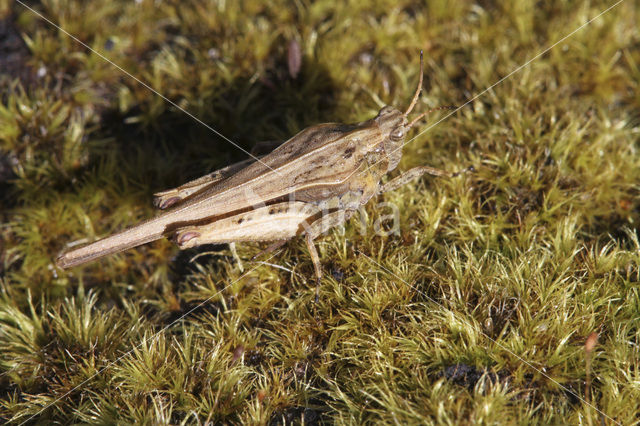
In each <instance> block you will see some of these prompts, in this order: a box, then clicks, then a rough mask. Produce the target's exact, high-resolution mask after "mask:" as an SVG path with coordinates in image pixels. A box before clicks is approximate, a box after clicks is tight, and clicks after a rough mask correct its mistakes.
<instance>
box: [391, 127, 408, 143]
mask: <svg viewBox="0 0 640 426" xmlns="http://www.w3.org/2000/svg"><path fill="white" fill-rule="evenodd" d="M389 136H390V137H391V139H393V140H394V141H399V140H401V139H402V138H404V127H396V128H395V129H393V130H392V131H391V134H390V135H389Z"/></svg>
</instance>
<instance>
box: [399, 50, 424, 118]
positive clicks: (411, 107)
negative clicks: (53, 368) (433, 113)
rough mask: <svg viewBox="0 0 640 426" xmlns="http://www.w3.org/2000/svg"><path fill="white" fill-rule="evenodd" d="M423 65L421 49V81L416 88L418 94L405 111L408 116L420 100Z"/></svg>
mask: <svg viewBox="0 0 640 426" xmlns="http://www.w3.org/2000/svg"><path fill="white" fill-rule="evenodd" d="M422 68H423V65H422V50H420V81H418V88H417V89H416V94H415V95H413V99H412V100H411V104H409V108H407V111H406V112H405V113H404V116H405V117H406V116H408V115H409V113H410V112H411V110H412V109H413V107H414V106H416V103H417V102H418V98H419V97H420V93H421V92H422V72H423V69H422Z"/></svg>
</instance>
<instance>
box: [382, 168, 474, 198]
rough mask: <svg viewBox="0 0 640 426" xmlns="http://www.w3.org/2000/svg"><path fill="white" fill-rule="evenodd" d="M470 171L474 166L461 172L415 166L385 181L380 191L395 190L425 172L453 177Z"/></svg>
mask: <svg viewBox="0 0 640 426" xmlns="http://www.w3.org/2000/svg"><path fill="white" fill-rule="evenodd" d="M470 171H473V167H468V168H466V169H464V170H461V171H459V172H448V171H446V170H441V169H436V168H433V167H429V166H419V167H414V168H413V169H410V170H407V171H406V172H404V173H403V174H401V175H400V176H397V177H395V178H393V179H391V180H390V181H389V182H387V183H385V184H384V185H381V186H380V189H379V191H378V193H379V194H382V193H383V192H388V191H394V190H396V189H398V188H400V187H401V186H403V185H405V184H407V183H409V182H411V181H412V180H414V179H418V178H419V177H421V176H423V175H425V174H429V175H431V176H443V177H448V178H452V177H456V176H459V175H461V174H462V173H466V172H470Z"/></svg>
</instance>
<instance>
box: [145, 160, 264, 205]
mask: <svg viewBox="0 0 640 426" xmlns="http://www.w3.org/2000/svg"><path fill="white" fill-rule="evenodd" d="M253 161H254V160H253V159H252V158H250V159H248V160H245V161H241V162H239V163H235V164H232V165H230V166H227V167H224V168H222V169H220V170H216V171H215V172H211V173H209V174H206V175H204V176H201V177H199V178H197V179H194V180H192V181H189V182H187V183H185V184H184V185H180V186H178V187H177V188H172V189H167V190H165V191H161V192H156V193H155V194H153V205H154V206H156V207H157V208H159V209H161V210H164V209H166V208H169V207H171V206H173V205H174V204H176V203H179V202H180V201H182V200H184V199H185V198H188V197H190V196H192V195H193V194H196V193H198V192H200V191H202V190H204V189H206V188H207V187H209V186H211V185H213V184H215V183H218V182H220V181H222V180H223V179H226V178H227V177H229V176H231V175H233V174H234V173H237V172H238V171H239V170H241V169H243V168H245V167H247V166H248V165H249V164H251V163H252V162H253Z"/></svg>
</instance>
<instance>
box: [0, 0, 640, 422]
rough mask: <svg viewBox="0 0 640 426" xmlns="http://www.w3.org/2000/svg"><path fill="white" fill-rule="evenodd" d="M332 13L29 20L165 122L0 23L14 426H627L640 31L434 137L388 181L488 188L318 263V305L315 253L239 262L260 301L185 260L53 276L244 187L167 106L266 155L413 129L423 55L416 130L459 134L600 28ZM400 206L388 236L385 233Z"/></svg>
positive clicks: (557, 7) (425, 199)
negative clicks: (294, 143)
mask: <svg viewBox="0 0 640 426" xmlns="http://www.w3.org/2000/svg"><path fill="white" fill-rule="evenodd" d="M334 3H335V2H328V1H324V0H323V1H317V2H312V3H306V2H297V3H295V2H294V3H291V2H284V1H276V2H269V4H266V2H261V1H253V0H248V1H244V2H224V1H205V0H192V1H188V2H178V1H167V2H151V1H146V0H143V1H139V2H130V1H112V2H97V1H94V2H81V1H75V0H69V1H62V0H49V1H45V2H41V3H38V4H36V5H35V6H34V7H35V10H36V11H38V12H39V13H42V14H43V15H44V16H46V17H47V19H50V20H51V21H52V22H55V23H56V24H59V25H61V26H62V28H64V30H65V31H67V32H69V33H70V34H72V35H73V36H74V37H77V38H78V39H79V40H81V41H82V42H83V43H85V44H86V45H87V46H90V47H91V48H92V49H95V50H97V51H99V52H101V54H103V55H104V56H105V57H108V58H109V59H110V60H111V61H113V62H114V63H116V64H118V65H119V66H121V67H122V68H123V69H125V70H126V71H127V72H128V73H130V74H131V75H132V76H136V77H137V78H138V79H140V80H141V81H144V82H145V83H146V84H147V85H148V86H150V87H152V88H153V89H154V90H155V91H157V92H158V93H161V94H162V95H163V96H164V97H166V98H167V99H170V100H171V101H172V102H174V103H175V104H171V103H168V102H166V101H165V100H164V99H163V98H162V97H160V96H158V95H157V94H155V93H153V91H151V90H149V88H148V87H145V86H143V85H141V84H140V83H139V82H137V81H136V80H135V79H133V78H132V77H131V76H130V75H127V74H124V73H122V72H121V71H120V70H118V68H116V67H115V66H114V65H113V64H111V63H108V62H106V61H105V60H103V59H102V58H101V57H100V56H98V55H97V54H95V53H92V52H91V51H90V50H88V49H87V48H85V47H83V46H82V45H80V44H78V43H77V42H76V41H74V40H73V39H71V38H70V37H69V36H68V35H66V34H65V33H64V32H62V31H59V30H57V29H56V28H54V27H53V26H51V25H50V24H48V23H47V22H45V21H43V20H41V19H39V18H38V17H37V16H36V15H35V14H34V13H33V12H31V11H29V10H27V9H25V8H24V7H23V6H21V5H20V4H18V3H14V2H9V1H0V40H2V44H1V45H0V69H2V70H3V71H2V72H3V74H1V75H0V85H1V87H2V93H3V94H2V97H1V102H0V216H1V217H2V224H3V225H2V226H1V227H0V276H1V277H0V421H3V422H7V421H11V422H14V423H22V422H25V421H28V422H30V423H33V422H40V423H52V422H59V423H80V422H86V423H132V422H148V423H171V424H175V423H204V422H207V421H214V422H220V423H277V424H280V423H291V422H294V423H295V422H304V423H333V422H336V423H364V422H368V423H401V424H404V423H470V422H474V423H551V424H558V423H588V424H596V423H600V422H602V421H604V422H613V421H616V422H620V423H622V424H629V423H634V422H637V418H638V414H639V412H640V402H639V401H640V386H639V385H638V383H640V380H638V371H640V365H638V359H640V357H639V356H638V349H637V348H638V346H639V343H640V342H639V334H638V317H639V315H640V297H639V291H638V281H639V262H640V259H639V257H640V255H639V253H640V243H639V238H638V232H637V223H638V220H640V204H639V201H638V200H639V198H638V195H639V192H640V191H639V190H638V188H639V186H638V182H639V181H640V155H639V154H638V125H639V123H640V120H639V116H638V111H639V110H640V96H639V95H638V93H640V91H639V90H638V81H640V73H639V71H638V70H639V69H640V65H639V64H640V53H639V51H638V49H637V48H636V47H637V45H638V43H639V42H640V37H639V35H638V31H637V28H638V22H637V14H636V13H634V12H635V11H634V9H633V7H634V5H633V3H630V2H625V3H622V4H620V5H619V6H617V7H615V8H614V9H612V10H611V11H610V12H608V13H606V14H605V15H603V16H602V17H600V18H599V19H597V20H596V21H594V22H593V23H592V24H590V25H589V26H587V27H586V28H584V29H583V30H581V31H579V32H577V33H576V34H574V35H573V36H572V37H570V38H569V39H568V40H567V41H566V42H564V43H562V44H560V45H558V46H556V47H555V48H554V49H552V50H551V51H550V52H548V53H547V54H545V55H543V56H542V57H540V58H539V59H537V60H535V61H534V62H532V63H531V64H530V65H528V66H527V67H525V68H524V69H523V70H521V71H520V72H518V73H516V74H514V75H512V76H511V77H509V78H508V79H506V80H505V81H503V82H501V83H500V84H499V85H497V86H495V87H493V88H492V89H491V90H489V91H488V92H487V93H485V94H484V95H483V96H481V97H479V98H478V99H476V100H474V101H473V102H471V103H470V104H469V105H468V106H467V107H465V108H464V109H463V110H462V111H460V112H459V113H457V114H455V115H454V116H451V117H448V118H447V119H445V120H443V121H442V122H440V123H438V124H437V125H435V126H433V127H431V126H430V125H425V126H423V127H422V128H421V129H419V130H418V132H420V131H424V134H420V135H419V137H417V138H416V140H414V141H412V142H411V143H409V144H408V145H407V146H406V147H405V149H404V152H405V157H404V159H403V161H402V163H401V165H400V167H399V169H400V170H406V169H408V168H410V167H413V166H416V165H420V164H428V165H431V166H435V167H441V168H445V169H449V170H458V169H462V168H464V167H467V166H470V165H473V166H474V167H475V169H476V171H475V172H474V173H472V174H467V175H465V176H463V177H461V178H457V179H452V180H444V179H424V180H422V181H420V182H416V183H414V184H410V185H407V186H405V187H403V188H401V189H400V190H398V191H396V192H394V193H389V194H385V195H384V196H383V197H380V198H379V199H378V200H376V201H374V202H371V203H370V205H368V206H367V213H368V218H367V219H366V221H365V222H364V225H365V227H364V229H365V231H366V232H361V229H362V228H361V226H360V224H359V223H358V222H357V221H355V220H352V221H351V222H350V223H349V224H348V225H347V226H346V227H345V229H344V230H335V231H333V232H331V233H329V235H326V236H324V237H322V238H320V239H319V240H318V247H319V251H320V254H321V259H322V263H323V267H324V270H325V272H326V277H325V279H324V280H323V281H322V284H321V287H320V300H321V301H320V303H319V304H314V303H313V300H314V296H315V288H314V285H313V283H311V282H310V280H309V278H310V277H312V271H313V268H312V265H311V261H310V258H309V256H308V254H307V253H306V250H305V247H304V243H303V242H302V241H297V240H294V241H292V242H290V243H288V244H287V245H286V246H284V247H283V248H282V249H281V250H280V251H278V252H276V253H274V254H273V255H269V256H267V257H266V258H262V259H259V260H258V261H249V260H248V259H251V258H252V256H254V255H255V254H257V253H259V252H260V250H261V249H262V248H264V246H263V245H260V244H246V245H243V246H241V247H239V252H240V257H241V258H243V259H245V273H241V272H240V271H239V269H238V267H237V265H235V264H234V262H233V261H232V257H231V255H230V253H229V251H228V250H227V249H226V248H224V247H205V248H202V249H200V250H196V251H187V252H184V253H178V251H177V249H176V248H175V247H173V246H172V245H171V244H170V243H169V242H167V241H158V242H156V243H153V244H149V245H147V246H144V247H141V248H138V249H135V250H131V251H129V252H126V253H123V254H120V255H117V256H112V257H109V258H106V259H103V260H101V261H99V262H96V263H93V264H89V265H86V266H83V267H80V268H75V269H72V270H71V271H66V272H65V271H60V270H57V269H55V268H54V266H53V263H52V260H53V258H54V257H55V255H56V254H57V252H58V251H59V250H60V249H61V248H62V247H63V246H64V245H65V244H66V243H67V242H69V241H73V240H78V239H81V238H88V239H92V238H96V237H98V236H103V235H106V234H107V233H109V232H112V231H115V230H118V229H122V228H123V227H125V226H128V225H130V224H133V223H135V222H136V221H138V220H142V219H143V218H147V217H149V216H151V215H152V214H153V210H152V208H151V207H150V206H151V194H152V193H153V192H154V191H157V190H161V189H165V188H167V187H171V186H176V185H178V184H180V183H183V182H184V181H186V180H188V179H190V178H193V177H196V176H198V175H201V174H204V173H206V172H209V171H210V170H212V169H213V168H216V167H221V166H224V165H226V164H229V163H231V162H234V161H237V160H241V159H243V158H245V154H244V153H242V151H241V150H238V149H237V148H236V147H234V146H232V145H231V144H229V143H227V142H226V141H224V140H223V139H221V138H219V137H217V136H216V135H215V134H213V133H212V132H211V131H210V130H209V129H207V128H206V127H205V126H203V125H201V124H199V123H198V122H197V121H196V120H194V119H193V118H192V117H189V116H188V115H186V114H185V113H184V112H183V111H182V110H180V109H179V108H177V107H176V105H178V106H179V107H180V108H183V109H185V110H187V111H189V112H190V113H191V114H193V116H195V117H197V118H198V119H200V120H202V121H203V122H204V123H207V124H208V125H209V126H211V127H212V128H214V129H215V130H217V131H219V132H220V133H222V134H224V135H225V136H226V137H228V138H229V139H231V140H233V141H234V142H236V143H237V144H238V145H239V146H240V147H241V148H243V149H245V150H251V149H252V148H253V147H254V146H255V144H256V143H257V142H259V141H269V140H284V139H287V138H288V137H290V136H291V135H293V134H294V133H295V132H297V131H298V130H300V129H302V128H305V127H307V126H309V125H312V124H316V123H320V122H326V121H342V122H354V121H359V120H362V119H366V118H369V117H371V116H372V115H374V114H375V113H376V112H377V110H378V108H379V106H378V105H377V102H378V101H380V102H383V103H387V104H392V105H395V106H398V107H404V106H405V105H406V104H407V102H408V100H409V98H410V96H411V94H412V93H413V89H414V84H415V82H416V81H417V79H418V74H417V73H418V65H417V64H418V51H419V50H420V49H423V50H424V52H425V64H426V70H425V71H426V72H425V77H426V78H425V85H424V87H425V89H424V92H423V96H422V97H421V99H420V102H419V104H418V107H417V111H419V110H424V109H426V108H429V107H433V106H437V105H449V104H458V105H460V104H462V103H464V102H465V101H466V100H467V99H469V98H471V97H472V96H473V95H474V94H476V93H479V92H481V91H482V90H484V89H485V88H487V87H489V86H491V85H492V84H494V83H495V82H497V81H498V80H499V79H500V78H501V77H503V76H506V75H507V74H509V73H510V72H511V71H512V70H514V69H516V68H517V67H518V66H520V65H521V64H523V63H524V62H526V61H527V60H528V59H530V58H532V57H533V56H535V55H536V54H537V53H538V52H540V51H542V50H543V49H544V48H546V47H547V46H549V45H551V44H552V43H554V42H555V41H557V40H559V39H561V38H562V37H564V36H565V35H567V34H568V33H569V32H570V31H572V30H573V29H575V28H577V27H578V26H580V25H582V24H583V23H584V22H586V21H587V20H588V19H590V18H592V17H594V16H596V15H597V14H598V13H599V12H600V11H602V10H604V9H606V8H607V7H608V6H610V4H609V3H607V2H589V3H585V4H583V5H579V6H577V7H576V6H575V5H573V4H569V3H566V4H565V3H553V4H549V5H546V4H537V5H535V7H534V6H533V5H531V4H530V2H527V1H524V0H516V1H513V2H510V3H508V4H506V5H499V4H494V3H491V2H480V3H478V4H471V3H464V2H459V3H454V4H450V3H449V2H444V1H430V2H428V5H424V4H423V3H422V2H417V1H415V2H414V1H401V2H398V1H377V2H362V1H358V2H351V3H344V4H340V5H338V4H334ZM295 46H299V47H300V51H299V52H297V51H295V50H294V51H292V50H291V49H295ZM298 54H299V56H300V58H301V68H300V70H299V71H298V70H296V69H295V68H296V67H295V63H296V60H295V59H296V55H298ZM290 57H293V59H291V58H290ZM290 59H291V60H290ZM290 63H291V64H293V65H292V66H291V65H289V64H290ZM443 116H444V115H440V116H439V117H443ZM436 119H438V117H437V116H436V117H434V118H433V120H436ZM427 129H428V131H425V130H427ZM418 132H416V133H414V134H413V136H415V135H418V134H419V133H418ZM382 202H387V203H392V204H393V205H395V206H397V207H398V218H399V228H398V232H394V233H381V232H377V233H376V232H374V228H375V225H376V224H378V225H380V226H382V229H387V228H388V225H389V222H388V220H385V215H388V209H389V207H388V206H385V205H382V204H380V203H382ZM592 332H597V333H599V343H598V345H597V346H596V347H595V350H594V352H593V353H592V363H591V365H592V366H591V372H590V374H591V378H592V383H591V389H590V392H589V394H588V395H586V394H585V381H586V377H587V371H586V367H585V350H584V342H585V339H586V338H587V336H589V335H590V334H591V333H592Z"/></svg>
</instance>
